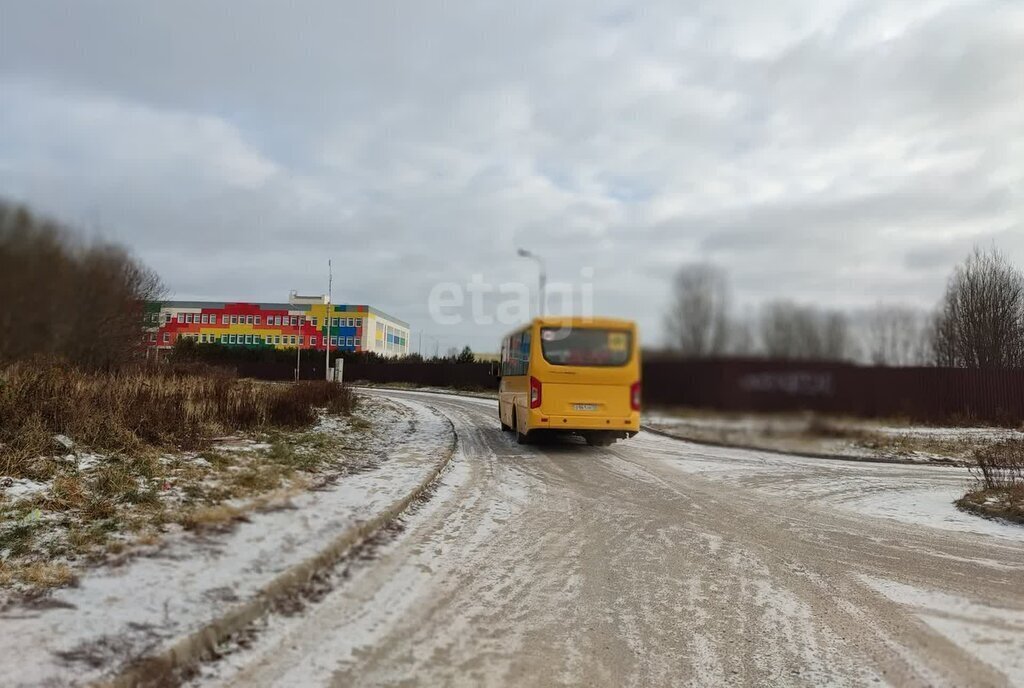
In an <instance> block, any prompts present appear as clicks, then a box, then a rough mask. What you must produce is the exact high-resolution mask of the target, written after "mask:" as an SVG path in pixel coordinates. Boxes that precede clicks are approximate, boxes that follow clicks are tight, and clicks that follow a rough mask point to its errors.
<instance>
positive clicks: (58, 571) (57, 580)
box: [21, 561, 75, 589]
mask: <svg viewBox="0 0 1024 688" xmlns="http://www.w3.org/2000/svg"><path fill="white" fill-rule="evenodd" d="M21 578H22V580H24V581H25V582H26V583H29V584H30V585H32V586H33V587H35V588H37V589H38V588H56V587H61V586H64V585H68V584H69V583H71V582H72V581H73V580H74V579H75V574H74V572H73V571H72V570H71V567H70V566H68V565H67V564H66V563H64V562H56V563H53V562H46V561H35V562H32V563H31V564H28V565H27V566H25V567H24V568H23V569H22V571H21Z"/></svg>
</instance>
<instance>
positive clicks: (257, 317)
mask: <svg viewBox="0 0 1024 688" xmlns="http://www.w3.org/2000/svg"><path fill="white" fill-rule="evenodd" d="M256 324H257V325H259V324H260V316H258V315H257V316H256Z"/></svg>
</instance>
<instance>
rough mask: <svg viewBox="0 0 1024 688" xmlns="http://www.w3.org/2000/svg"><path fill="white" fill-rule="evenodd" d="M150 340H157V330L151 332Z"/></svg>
mask: <svg viewBox="0 0 1024 688" xmlns="http://www.w3.org/2000/svg"><path fill="white" fill-rule="evenodd" d="M149 341H151V342H155V341H156V333H155V332H151V333H150V335H149Z"/></svg>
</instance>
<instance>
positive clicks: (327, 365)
mask: <svg viewBox="0 0 1024 688" xmlns="http://www.w3.org/2000/svg"><path fill="white" fill-rule="evenodd" d="M333 287H334V270H332V269H331V259H330V258H328V259H327V308H326V309H325V311H324V312H325V313H326V314H327V317H326V318H324V320H326V322H325V323H324V325H326V332H327V336H326V337H324V352H325V361H324V374H325V376H326V379H327V380H330V379H331V297H332V296H334V295H333V294H332V293H331V291H332V289H333Z"/></svg>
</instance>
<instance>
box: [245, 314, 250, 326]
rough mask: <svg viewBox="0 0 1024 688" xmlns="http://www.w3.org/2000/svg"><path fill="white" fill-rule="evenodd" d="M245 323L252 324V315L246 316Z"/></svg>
mask: <svg viewBox="0 0 1024 688" xmlns="http://www.w3.org/2000/svg"><path fill="white" fill-rule="evenodd" d="M245 324H246V325H252V316H251V315H247V316H245Z"/></svg>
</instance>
